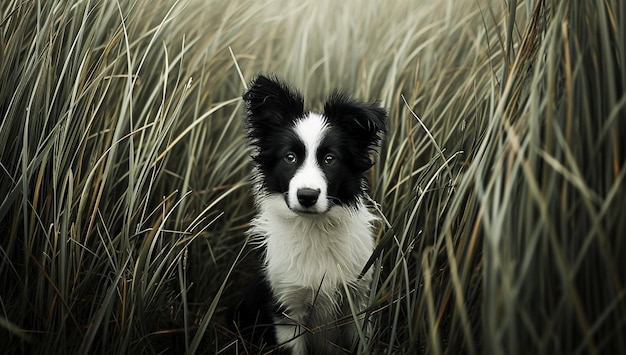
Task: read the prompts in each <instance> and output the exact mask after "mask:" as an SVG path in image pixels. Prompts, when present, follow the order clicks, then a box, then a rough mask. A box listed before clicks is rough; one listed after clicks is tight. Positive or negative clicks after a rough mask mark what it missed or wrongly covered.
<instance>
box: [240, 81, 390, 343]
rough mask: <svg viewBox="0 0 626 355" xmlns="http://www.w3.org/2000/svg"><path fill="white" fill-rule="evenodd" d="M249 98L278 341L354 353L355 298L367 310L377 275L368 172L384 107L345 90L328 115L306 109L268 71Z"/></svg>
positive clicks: (332, 100) (260, 228)
mask: <svg viewBox="0 0 626 355" xmlns="http://www.w3.org/2000/svg"><path fill="white" fill-rule="evenodd" d="M243 100H244V103H245V110H246V123H247V129H248V139H249V144H250V145H251V146H252V148H253V153H252V158H253V163H254V168H253V179H254V197H255V203H256V207H257V210H258V214H257V216H256V217H255V218H254V219H253V220H252V222H251V227H250V230H249V234H250V235H252V236H254V237H255V238H258V239H257V240H258V241H260V244H261V246H262V247H264V253H265V261H264V263H265V268H264V274H265V278H266V282H267V283H266V284H267V285H268V287H269V291H270V293H271V296H272V297H271V299H272V300H273V301H274V302H275V304H274V305H272V306H271V307H273V309H275V310H276V312H275V313H274V314H273V315H272V316H273V320H274V333H275V337H276V341H277V342H278V344H284V347H286V348H288V349H290V350H291V352H292V353H294V354H306V353H315V354H328V353H345V352H346V351H351V349H353V346H354V344H356V340H357V335H358V334H357V328H356V327H357V325H355V322H354V318H353V316H352V314H353V310H351V307H350V303H349V301H348V297H350V300H351V303H352V304H353V307H355V308H356V309H354V312H360V311H362V310H364V308H365V307H366V305H367V298H368V295H369V288H370V283H371V272H365V273H364V274H361V273H362V271H363V267H364V266H365V264H366V262H367V260H368V259H369V257H370V256H371V254H372V252H373V250H374V240H373V235H372V222H373V221H374V220H375V219H376V217H375V216H374V215H373V214H372V213H370V212H369V211H368V209H367V208H366V206H365V205H364V203H363V199H364V196H365V191H364V185H365V176H364V175H365V172H366V171H367V170H368V169H369V168H370V167H371V166H372V165H373V162H372V160H371V154H372V152H373V150H374V149H375V148H376V147H377V146H379V144H380V140H381V138H380V136H379V135H380V134H382V133H384V132H385V129H386V120H387V114H386V111H385V110H384V109H383V108H380V107H379V106H377V105H376V104H367V103H363V102H359V101H356V100H353V99H351V98H350V97H348V96H346V95H344V94H342V93H339V92H335V93H333V94H331V95H330V97H329V98H328V100H327V102H326V103H325V105H324V110H323V112H322V113H313V112H309V111H305V109H304V100H303V98H302V96H301V95H300V94H299V93H298V92H297V91H295V90H294V89H292V88H290V87H289V86H287V85H286V84H285V83H284V82H282V81H280V80H278V79H277V78H275V77H266V76H262V75H259V76H257V77H256V78H255V79H254V80H253V81H252V83H251V85H250V88H249V89H248V91H247V92H246V93H245V94H244V95H243ZM346 290H348V294H346ZM342 317H343V319H342ZM360 323H361V324H359V325H358V326H359V327H363V329H364V331H365V330H366V329H367V325H364V324H362V323H363V321H362V320H361V322H360Z"/></svg>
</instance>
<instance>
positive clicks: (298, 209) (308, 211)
mask: <svg viewBox="0 0 626 355" xmlns="http://www.w3.org/2000/svg"><path fill="white" fill-rule="evenodd" d="M284 200H285V204H286V205H287V208H289V210H291V211H292V212H294V213H296V214H298V215H300V216H316V215H322V214H325V213H326V212H328V211H329V210H330V208H331V207H332V205H331V204H328V207H327V208H325V209H323V210H321V209H320V205H319V204H318V203H315V204H312V205H310V206H304V205H302V204H301V203H297V204H295V205H292V204H290V203H289V194H288V193H285V194H284Z"/></svg>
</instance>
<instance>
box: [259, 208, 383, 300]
mask: <svg viewBox="0 0 626 355" xmlns="http://www.w3.org/2000/svg"><path fill="white" fill-rule="evenodd" d="M281 205H284V202H283V201H282V200H281V199H278V200H277V199H275V198H272V197H270V198H267V199H265V200H264V201H262V202H261V203H260V204H259V207H260V211H259V212H260V213H259V215H258V216H257V217H256V218H255V219H254V220H253V222H252V228H251V233H254V234H256V235H258V236H261V237H262V238H264V239H263V241H262V243H263V244H265V247H266V258H265V259H266V260H265V262H266V272H267V277H268V279H269V282H270V284H271V286H272V289H273V291H274V293H275V296H276V297H277V299H278V301H279V303H283V305H284V306H287V307H289V303H291V302H294V301H296V300H294V299H293V298H292V297H293V296H295V295H294V292H296V291H297V290H300V291H301V292H299V294H301V295H303V296H304V295H305V294H308V295H311V293H308V292H302V291H305V290H308V291H311V290H312V291H314V293H317V292H319V293H320V294H324V295H327V296H329V297H330V298H332V297H334V295H335V294H336V292H337V291H338V290H342V289H343V284H344V283H345V284H347V285H351V284H353V283H354V282H356V281H357V279H358V276H359V274H360V273H361V271H362V269H363V266H364V265H365V263H366V262H367V260H368V259H369V257H370V256H371V253H372V251H373V248H374V240H373V237H372V231H371V229H372V226H371V223H372V221H373V220H375V219H376V217H375V216H374V215H372V214H371V213H370V212H369V211H368V210H367V209H366V208H365V206H363V205H362V204H361V203H359V204H358V205H357V207H356V208H344V207H339V206H336V207H333V208H332V209H331V210H330V211H328V212H327V213H325V214H323V215H310V216H301V215H297V214H295V213H293V212H291V211H289V210H288V209H286V208H280V207H279V206H281ZM368 279H369V273H368V274H367V275H366V276H365V277H364V279H362V281H361V282H367V281H368ZM301 301H306V300H304V299H303V300H301ZM284 303H287V304H284Z"/></svg>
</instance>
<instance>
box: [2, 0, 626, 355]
mask: <svg viewBox="0 0 626 355" xmlns="http://www.w3.org/2000/svg"><path fill="white" fill-rule="evenodd" d="M258 72H263V73H276V74H277V75H279V76H281V77H283V78H285V79H286V80H287V81H289V82H291V83H293V84H294V86H296V87H299V88H301V89H302V92H303V94H304V96H305V97H306V98H307V100H308V102H307V104H308V107H309V108H310V109H313V110H316V109H317V110H319V109H320V108H321V105H322V103H323V100H324V98H325V96H326V95H327V94H328V93H329V92H330V91H331V90H332V89H334V88H342V89H345V90H347V91H348V92H351V93H352V94H353V96H355V97H357V98H359V99H362V100H368V101H375V100H378V101H379V102H380V103H381V104H382V105H383V106H384V107H386V108H387V109H388V111H389V120H390V126H389V132H388V134H387V136H386V138H385V143H384V145H383V147H382V149H381V151H380V154H378V157H377V161H378V163H377V165H376V167H375V168H374V169H373V170H372V172H371V174H370V176H369V185H370V196H371V199H372V201H371V204H372V206H373V208H374V209H376V210H377V214H378V215H379V216H380V223H379V227H380V228H379V232H378V233H377V236H376V238H377V245H378V247H377V249H376V251H375V253H374V254H373V255H372V258H371V262H370V265H369V266H370V267H372V268H374V275H375V277H374V279H375V282H374V285H373V288H372V292H371V297H370V307H369V308H368V316H370V317H371V319H372V321H373V322H374V333H373V335H372V336H371V337H370V338H367V339H361V340H360V344H359V346H360V349H362V350H366V349H367V350H369V351H371V352H372V353H380V354H403V353H427V354H444V353H446V354H459V353H467V354H485V353H486V354H528V353H536V354H617V353H622V354H624V353H626V337H624V334H626V238H625V237H626V94H625V88H626V3H625V2H623V1H620V0H589V1H559V0H508V1H507V0H472V1H456V0H442V1H428V0H418V1H408V0H406V1H404V0H401V1H395V2H388V1H387V2H383V1H357V0H345V1H334V0H315V1H313V0H311V1H301V2H296V1H287V0H271V1H267V2H260V1H256V2H251V1H243V0H235V1H233V0H180V1H173V0H171V1H168V0H157V1H149V0H135V1H104V0H74V1H69V0H58V1H43V0H3V1H2V3H1V5H0V343H1V344H2V348H3V351H5V352H6V353H29V354H32V353H63V354H69V353H100V352H103V353H114V354H124V353H134V354H144V353H148V354H152V353H191V354H193V353H227V354H231V353H271V352H273V351H274V350H275V349H272V348H269V347H267V346H263V345H262V344H255V343H253V342H250V341H249V340H248V339H246V338H245V337H243V336H242V334H241V332H240V331H239V330H238V329H237V328H236V327H235V326H234V325H233V324H232V322H231V321H230V319H229V311H228V309H229V307H231V306H232V305H233V304H235V303H236V302H237V301H238V299H239V298H240V297H241V295H242V292H243V290H244V289H245V286H246V284H247V283H248V281H249V280H250V277H252V276H251V275H252V270H253V269H254V268H255V267H258V265H256V263H255V259H254V257H255V254H256V251H255V249H254V248H253V246H252V245H251V244H250V243H249V240H248V239H247V238H246V236H245V230H246V227H247V223H248V221H249V220H250V218H251V217H252V216H253V215H254V206H253V204H252V201H251V196H250V179H249V171H250V165H249V164H250V162H249V151H248V150H247V149H246V146H245V134H244V131H243V122H242V120H243V112H242V107H241V99H240V98H241V94H242V93H243V91H244V90H245V87H246V84H247V82H248V81H249V80H250V79H251V78H252V77H253V75H254V74H255V73H258ZM346 321H350V320H346Z"/></svg>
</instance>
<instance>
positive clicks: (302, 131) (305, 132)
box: [288, 113, 330, 213]
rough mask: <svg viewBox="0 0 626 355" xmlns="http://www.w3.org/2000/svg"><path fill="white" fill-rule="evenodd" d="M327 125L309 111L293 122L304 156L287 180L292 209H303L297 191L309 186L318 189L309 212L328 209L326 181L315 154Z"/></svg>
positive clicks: (317, 115)
mask: <svg viewBox="0 0 626 355" xmlns="http://www.w3.org/2000/svg"><path fill="white" fill-rule="evenodd" d="M327 126H328V124H327V123H326V120H325V119H324V117H322V116H321V115H319V114H316V113H310V114H309V115H308V116H307V117H306V118H304V119H301V120H298V121H297V122H296V124H295V127H294V130H295V131H296V133H297V134H298V136H299V137H300V138H301V139H302V142H303V143H304V147H305V151H306V157H305V159H304V162H303V164H302V166H300V168H299V169H298V171H297V172H296V174H295V175H294V176H293V178H292V179H291V181H290V182H289V193H288V203H289V206H290V207H291V208H292V209H295V210H304V207H302V206H301V205H300V202H298V197H297V191H298V190H299V189H302V188H311V189H314V190H319V191H320V195H319V197H318V199H317V203H316V204H315V205H314V206H312V207H313V209H312V210H311V212H316V213H322V212H326V210H328V207H329V205H330V203H329V201H328V195H327V188H326V185H327V183H326V179H325V178H324V174H323V173H322V171H321V170H320V168H319V166H318V164H317V160H316V156H315V152H316V151H317V147H318V146H319V145H320V143H321V141H322V139H323V138H324V132H325V131H326V129H327Z"/></svg>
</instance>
